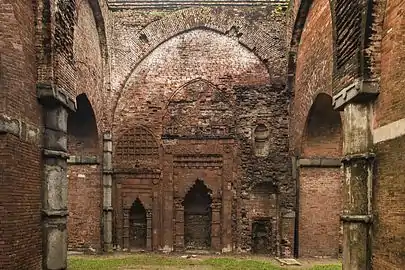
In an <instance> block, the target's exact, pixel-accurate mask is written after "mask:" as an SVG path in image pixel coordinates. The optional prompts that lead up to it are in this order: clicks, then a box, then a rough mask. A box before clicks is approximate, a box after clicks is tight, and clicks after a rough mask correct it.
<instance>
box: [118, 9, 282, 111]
mask: <svg viewBox="0 0 405 270" xmlns="http://www.w3.org/2000/svg"><path fill="white" fill-rule="evenodd" d="M210 13H214V14H215V16H212V15H211V16H209V14H210ZM249 26H251V25H250V22H249V21H247V20H245V19H243V18H229V16H227V13H226V12H225V11H224V10H223V9H218V8H210V7H198V8H188V9H182V10H179V11H176V12H174V13H172V14H170V15H167V16H165V17H163V18H162V19H160V20H158V21H155V22H152V23H150V24H149V25H147V26H146V27H145V28H144V29H143V30H141V31H140V32H139V36H140V37H142V38H139V40H140V41H137V42H135V44H134V45H133V46H134V47H136V52H140V53H139V54H137V53H134V54H133V55H131V54H129V55H128V56H127V57H128V58H131V59H133V60H132V63H131V64H130V67H129V68H127V69H126V70H124V73H125V74H126V75H125V77H124V78H123V80H122V81H120V83H119V85H120V86H119V89H116V91H117V92H118V97H117V98H116V101H115V102H114V104H115V105H114V106H116V104H117V100H119V96H120V95H121V92H122V91H123V90H124V89H125V88H126V87H127V85H128V84H129V80H130V77H131V75H132V74H133V72H134V70H135V69H136V68H137V66H138V65H139V63H141V62H142V60H143V59H145V58H146V57H147V56H148V55H149V54H151V53H152V52H153V51H154V50H155V49H156V48H157V47H159V46H160V45H161V44H163V43H164V42H166V41H168V40H170V39H172V38H174V37H176V36H178V35H181V34H183V33H185V32H189V31H192V30H196V29H204V30H210V31H214V32H216V33H219V34H221V35H226V36H229V37H232V38H235V39H237V40H238V42H239V44H241V46H243V47H245V48H247V49H248V50H249V51H251V52H252V53H254V54H255V55H256V56H257V57H258V58H259V59H260V60H261V61H263V62H264V63H270V64H271V63H272V62H277V61H276V60H277V58H276V54H274V53H272V51H273V50H274V47H273V46H267V45H268V43H269V40H270V39H271V38H279V37H278V36H277V33H267V32H264V31H263V30H262V29H259V28H257V29H255V30H256V31H248V29H249V28H248V27H249ZM272 34H273V35H274V36H271V35H272ZM266 67H267V69H268V71H269V74H270V75H271V76H272V77H273V76H274V77H282V76H284V74H272V72H271V68H269V65H267V64H266ZM113 111H115V107H114V108H113Z"/></svg>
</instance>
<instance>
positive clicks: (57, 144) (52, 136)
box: [44, 129, 67, 152]
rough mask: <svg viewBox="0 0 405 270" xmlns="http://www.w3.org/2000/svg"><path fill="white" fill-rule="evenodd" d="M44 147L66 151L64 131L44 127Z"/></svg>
mask: <svg viewBox="0 0 405 270" xmlns="http://www.w3.org/2000/svg"><path fill="white" fill-rule="evenodd" d="M44 147H45V148H47V149H50V150H56V151H65V152H67V136H66V134H65V133H64V132H61V131H54V130H51V129H45V134H44Z"/></svg>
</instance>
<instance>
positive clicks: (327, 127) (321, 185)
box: [298, 94, 343, 257]
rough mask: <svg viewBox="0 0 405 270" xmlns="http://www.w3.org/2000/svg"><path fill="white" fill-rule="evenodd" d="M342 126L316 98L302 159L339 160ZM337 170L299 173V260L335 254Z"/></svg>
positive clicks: (322, 98)
mask: <svg viewBox="0 0 405 270" xmlns="http://www.w3.org/2000/svg"><path fill="white" fill-rule="evenodd" d="M341 155H342V125H341V120H340V115H339V112H337V111H334V110H333V108H332V98H331V97H330V96H328V95H326V94H320V95H318V96H317V98H316V99H315V103H314V104H313V105H312V107H311V109H310V114H309V116H308V119H307V126H306V128H305V136H304V140H303V145H302V157H303V158H315V157H318V158H319V157H326V158H340V157H341ZM342 180H343V175H342V174H341V171H340V169H339V168H306V167H301V168H300V172H299V228H298V229H299V231H298V233H299V256H332V257H337V256H338V254H339V244H340V240H341V238H340V233H339V231H340V221H339V214H340V213H341V210H342V198H341V197H342V194H341V189H342Z"/></svg>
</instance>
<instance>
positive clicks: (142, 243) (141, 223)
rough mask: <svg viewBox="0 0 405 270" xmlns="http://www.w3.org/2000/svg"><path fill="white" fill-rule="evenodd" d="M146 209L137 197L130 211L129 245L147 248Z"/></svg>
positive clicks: (136, 247)
mask: <svg viewBox="0 0 405 270" xmlns="http://www.w3.org/2000/svg"><path fill="white" fill-rule="evenodd" d="M146 230H147V223H146V210H145V207H143V205H142V203H141V201H140V200H139V199H136V200H135V201H134V203H133V204H132V206H131V209H130V212H129V247H130V248H133V249H144V248H146Z"/></svg>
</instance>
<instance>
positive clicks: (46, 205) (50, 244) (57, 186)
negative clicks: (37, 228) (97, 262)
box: [38, 86, 75, 270]
mask: <svg viewBox="0 0 405 270" xmlns="http://www.w3.org/2000/svg"><path fill="white" fill-rule="evenodd" d="M38 97H39V100H40V102H41V103H42V104H43V108H44V112H45V119H44V121H45V130H44V142H43V143H44V152H43V155H44V160H43V164H44V165H43V166H44V174H43V177H44V178H43V185H42V217H43V218H42V228H43V248H44V250H43V252H44V255H43V265H42V267H43V269H46V270H56V269H66V267H67V226H66V223H67V216H68V209H67V204H68V198H67V192H68V179H67V159H68V154H67V118H68V110H75V103H74V101H73V100H72V99H70V98H68V95H67V94H66V93H65V92H64V90H63V89H59V88H56V87H53V86H38Z"/></svg>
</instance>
